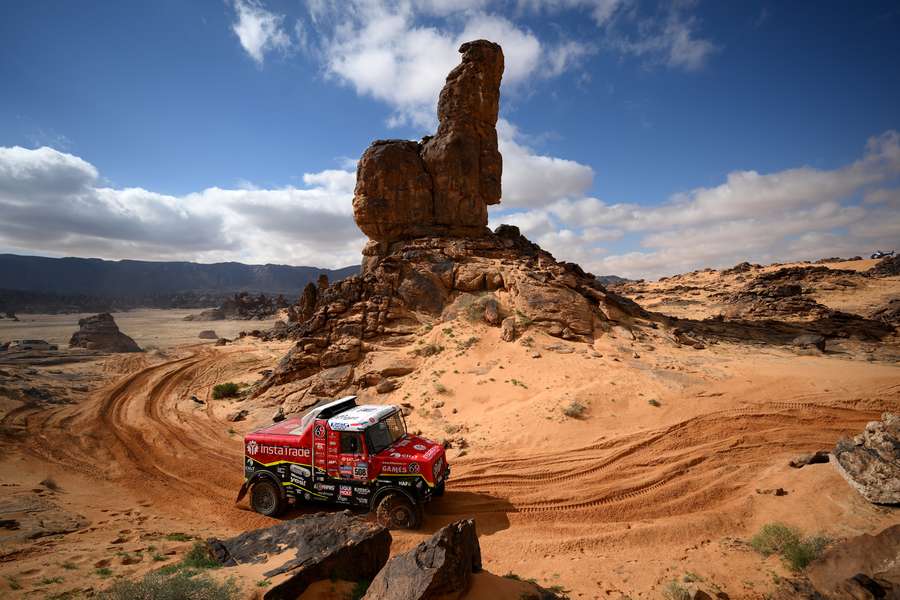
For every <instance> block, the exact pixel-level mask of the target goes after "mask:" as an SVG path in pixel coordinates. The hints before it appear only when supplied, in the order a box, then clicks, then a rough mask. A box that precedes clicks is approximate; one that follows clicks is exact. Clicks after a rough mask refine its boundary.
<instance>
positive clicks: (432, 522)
mask: <svg viewBox="0 0 900 600" xmlns="http://www.w3.org/2000/svg"><path fill="white" fill-rule="evenodd" d="M348 509H349V510H352V511H353V512H354V513H356V514H358V515H359V516H362V517H368V518H372V519H374V518H375V515H374V514H372V513H369V512H367V511H365V510H361V509H357V508H354V507H349V506H340V505H338V506H335V505H332V504H300V505H298V506H296V507H291V509H290V510H287V511H285V513H284V514H282V515H281V516H279V517H278V520H279V521H288V520H291V519H296V518H299V517H302V516H305V515H312V514H316V513H320V512H338V511H342V510H348ZM248 510H249V509H248ZM511 512H516V508H515V506H513V505H512V504H511V503H510V502H509V501H508V500H506V499H505V498H498V497H496V496H491V495H489V494H484V493H477V492H455V491H452V490H447V492H446V493H445V494H444V495H443V496H442V497H440V498H434V499H433V500H432V501H431V502H429V503H428V504H427V505H426V506H425V520H424V522H423V523H422V527H421V528H420V529H419V530H418V531H419V532H421V533H427V534H429V535H430V534H432V533H434V532H435V531H437V530H438V529H440V528H441V527H444V526H445V525H448V524H450V523H452V522H454V521H458V520H460V519H465V518H474V519H475V522H476V524H477V527H478V534H479V535H491V534H493V533H496V532H498V531H503V530H504V529H508V528H509V517H508V514H509V513H511Z"/></svg>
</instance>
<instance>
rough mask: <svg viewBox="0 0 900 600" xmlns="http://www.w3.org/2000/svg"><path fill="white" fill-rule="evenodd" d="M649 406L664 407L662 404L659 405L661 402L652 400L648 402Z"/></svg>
mask: <svg viewBox="0 0 900 600" xmlns="http://www.w3.org/2000/svg"><path fill="white" fill-rule="evenodd" d="M647 404H649V405H650V406H662V404H660V403H659V400H652V399H651V400H647Z"/></svg>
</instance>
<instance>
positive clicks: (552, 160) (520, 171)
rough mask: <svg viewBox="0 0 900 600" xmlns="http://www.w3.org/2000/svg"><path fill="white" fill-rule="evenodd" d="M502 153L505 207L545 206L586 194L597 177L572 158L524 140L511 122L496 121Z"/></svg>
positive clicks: (503, 200)
mask: <svg viewBox="0 0 900 600" xmlns="http://www.w3.org/2000/svg"><path fill="white" fill-rule="evenodd" d="M497 135H498V138H499V146H500V153H501V154H502V155H503V181H502V184H503V186H502V187H503V198H502V204H501V206H502V207H503V208H518V207H538V206H545V205H547V204H549V203H551V202H554V201H556V200H561V199H564V198H580V197H583V196H584V194H585V193H586V192H587V190H588V189H589V188H590V187H591V184H592V183H593V180H594V171H593V169H591V168H590V167H588V166H586V165H582V164H580V163H577V162H575V161H573V160H566V159H564V158H556V157H553V156H542V155H539V154H534V152H533V151H532V150H531V149H530V148H528V147H527V146H525V145H524V144H522V143H521V141H520V138H521V135H520V133H519V131H518V129H517V128H516V127H515V125H513V124H512V123H510V122H508V121H506V120H505V119H500V120H499V122H498V123H497Z"/></svg>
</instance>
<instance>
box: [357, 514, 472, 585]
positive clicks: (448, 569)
mask: <svg viewBox="0 0 900 600" xmlns="http://www.w3.org/2000/svg"><path fill="white" fill-rule="evenodd" d="M479 571H481V547H480V546H479V544H478V535H477V534H476V533H475V521H473V520H472V519H466V520H463V521H457V522H455V523H451V524H450V525H447V526H446V527H444V528H443V529H440V530H438V531H437V533H435V534H434V535H433V536H431V538H430V539H428V540H426V541H424V542H422V543H420V544H419V545H418V546H416V547H415V548H413V549H412V550H410V551H409V552H406V553H404V554H399V555H397V556H395V557H394V558H392V559H391V560H390V561H388V563H387V565H385V567H384V569H382V571H381V572H380V573H379V574H378V576H377V577H375V579H374V580H373V581H372V584H371V585H370V586H369V590H368V591H367V592H366V595H365V596H363V598H364V600H398V599H400V598H403V600H433V599H437V598H446V599H447V600H449V599H450V598H462V597H463V596H464V595H465V593H466V592H467V591H468V589H469V585H470V583H471V580H472V573H477V572H479Z"/></svg>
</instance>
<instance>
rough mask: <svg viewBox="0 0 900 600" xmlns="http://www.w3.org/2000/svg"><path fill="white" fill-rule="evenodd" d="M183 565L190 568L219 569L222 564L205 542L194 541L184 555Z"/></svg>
mask: <svg viewBox="0 0 900 600" xmlns="http://www.w3.org/2000/svg"><path fill="white" fill-rule="evenodd" d="M181 565H182V566H184V567H187V568H189V569H218V568H219V567H221V566H222V565H220V564H219V562H218V561H217V560H214V559H213V557H212V556H210V555H209V550H208V549H207V547H206V544H205V543H203V542H194V545H193V546H191V549H190V550H188V553H187V554H185V555H184V559H182V561H181Z"/></svg>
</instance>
